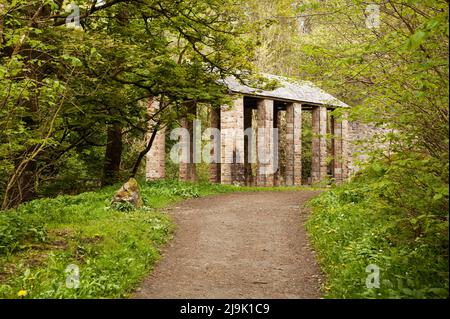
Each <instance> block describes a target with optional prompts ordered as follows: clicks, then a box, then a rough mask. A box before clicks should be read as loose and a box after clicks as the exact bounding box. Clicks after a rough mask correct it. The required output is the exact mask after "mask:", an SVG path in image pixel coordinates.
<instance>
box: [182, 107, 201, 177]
mask: <svg viewBox="0 0 450 319" xmlns="http://www.w3.org/2000/svg"><path fill="white" fill-rule="evenodd" d="M187 109H188V110H187V116H186V117H184V118H182V119H181V120H180V124H181V127H182V128H184V129H186V130H188V131H189V136H190V139H189V144H190V145H184V146H185V147H188V149H189V161H188V163H184V161H183V160H182V161H180V164H179V178H180V180H182V181H188V182H195V181H197V165H196V163H195V157H194V154H195V151H196V150H195V140H194V123H193V119H192V117H195V116H196V114H197V105H196V104H195V103H189V104H188V105H187ZM186 142H187V141H186Z"/></svg>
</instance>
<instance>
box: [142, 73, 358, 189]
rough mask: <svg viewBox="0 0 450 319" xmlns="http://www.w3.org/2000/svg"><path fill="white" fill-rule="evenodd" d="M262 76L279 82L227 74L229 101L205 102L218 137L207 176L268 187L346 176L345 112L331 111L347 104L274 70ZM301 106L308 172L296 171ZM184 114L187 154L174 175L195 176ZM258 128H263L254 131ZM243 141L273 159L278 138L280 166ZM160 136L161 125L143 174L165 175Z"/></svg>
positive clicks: (162, 134) (162, 137)
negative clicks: (272, 84) (268, 84)
mask: <svg viewBox="0 0 450 319" xmlns="http://www.w3.org/2000/svg"><path fill="white" fill-rule="evenodd" d="M266 77H267V78H268V79H270V80H277V81H278V82H279V83H280V84H281V87H279V88H277V89H274V90H273V91H264V90H258V89H254V88H252V87H249V86H246V85H244V84H242V83H240V82H239V81H237V80H236V79H234V78H228V79H227V80H226V81H225V82H226V85H227V86H228V88H229V92H230V94H231V95H232V96H233V100H234V102H233V105H231V106H222V107H221V108H220V109H215V108H210V110H209V122H210V127H211V128H217V129H220V136H219V141H215V143H217V146H218V147H216V148H215V149H214V150H213V151H212V153H214V154H211V155H212V156H213V157H215V158H216V160H215V161H214V162H213V163H211V164H209V165H210V169H209V170H210V182H212V183H221V184H238V185H249V186H250V185H251V186H266V187H271V186H280V185H286V186H300V185H302V184H315V183H320V182H321V181H324V180H326V179H329V178H332V179H333V180H334V181H335V182H336V183H341V182H343V181H344V180H346V179H347V178H348V177H349V174H350V173H351V172H350V170H349V167H351V162H352V156H351V146H350V145H349V136H351V135H352V132H350V131H349V130H351V129H352V126H351V125H349V122H348V120H347V119H346V116H345V115H344V116H342V117H341V118H335V117H334V116H333V115H332V114H331V112H332V111H334V110H335V109H336V108H342V109H344V110H345V109H347V108H349V106H348V105H347V104H345V103H343V102H341V101H339V100H338V99H336V98H335V97H333V96H332V95H330V94H328V93H326V92H324V91H322V90H321V89H319V88H317V87H316V86H314V85H313V84H311V83H309V82H293V81H291V80H287V79H285V78H282V77H279V76H275V75H266ZM158 108H159V104H158V101H157V100H156V99H154V100H152V101H151V102H150V103H149V112H150V113H154V112H156V111H157V110H158ZM196 112H197V109H196V105H195V104H192V105H191V106H190V110H189V113H190V114H192V115H193V116H194V117H195V114H196ZM306 112H311V117H312V134H313V136H312V162H311V176H302V115H303V114H306ZM344 114H345V112H344ZM190 117H191V116H186V118H183V119H181V121H180V123H181V126H182V127H183V128H185V129H186V130H188V131H189V134H190V136H191V138H190V139H189V141H187V142H185V143H190V144H191V145H186V146H187V147H188V148H189V149H190V153H189V160H187V161H186V160H185V161H181V162H180V163H179V178H180V180H183V181H196V180H197V174H196V161H195V160H194V156H195V155H194V152H195V145H194V143H193V142H191V141H193V140H194V139H193V136H194V126H193V123H192V122H191V121H190V120H189V119H188V118H190ZM249 128H250V130H249ZM271 128H276V129H279V131H280V132H281V133H280V134H279V136H278V139H276V137H275V136H274V134H272V133H270V132H271V130H270V129H271ZM262 129H265V130H262ZM246 130H247V131H246ZM259 131H261V132H263V133H262V134H258V133H260V132H259ZM230 132H232V134H230ZM248 132H253V133H254V134H248ZM249 141H252V142H253V141H254V144H255V146H256V148H257V149H265V150H269V151H270V152H273V156H272V158H276V159H280V157H279V152H280V148H279V147H276V145H277V144H280V143H278V142H280V141H281V142H282V143H281V145H282V149H281V151H283V157H282V158H281V159H280V161H281V163H279V165H278V167H280V166H282V167H283V168H284V169H283V172H282V171H281V170H280V169H279V168H278V167H273V166H274V165H276V163H275V161H274V160H269V161H267V160H265V161H263V160H261V159H260V156H259V155H256V156H255V154H254V151H253V150H252V149H251V147H249ZM165 142H166V131H165V130H161V131H159V132H158V133H157V136H156V139H155V141H154V143H153V147H152V149H151V151H150V152H149V153H148V154H147V165H146V178H147V180H157V179H163V178H165V163H166V156H167V154H166V150H165ZM255 157H256V159H255ZM250 159H252V160H250Z"/></svg>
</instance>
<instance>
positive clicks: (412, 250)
mask: <svg viewBox="0 0 450 319" xmlns="http://www.w3.org/2000/svg"><path fill="white" fill-rule="evenodd" d="M420 163H421V162H420V161H417V159H416V161H414V160H413V159H407V160H405V161H401V162H396V163H390V164H389V165H386V163H380V162H377V163H375V164H373V165H371V167H369V168H367V169H366V170H365V171H364V172H362V174H361V175H360V176H359V177H358V178H356V179H355V180H353V181H352V182H350V183H348V184H346V185H344V186H341V187H337V188H334V189H333V190H331V191H329V192H327V193H324V194H322V195H321V196H319V197H318V198H316V199H314V200H313V201H311V206H312V210H313V214H312V216H311V218H310V220H309V222H308V224H307V228H308V231H309V232H310V234H311V235H312V240H313V244H314V246H315V247H316V249H317V251H318V253H319V261H320V263H321V264H322V267H323V270H324V271H325V273H326V275H327V277H328V280H327V283H326V285H325V287H324V289H325V295H326V297H329V298H367V297H370V298H448V275H449V273H448V271H449V269H448V240H449V238H448V211H447V207H448V184H447V185H445V179H444V180H442V179H440V177H439V176H440V175H436V174H435V173H434V172H435V168H436V166H435V164H436V163H434V164H433V163H430V162H428V165H422V166H421V165H420ZM422 164H423V162H422ZM371 264H374V265H377V266H379V267H380V288H375V289H368V288H366V278H367V276H368V273H367V272H366V267H367V266H368V265H371Z"/></svg>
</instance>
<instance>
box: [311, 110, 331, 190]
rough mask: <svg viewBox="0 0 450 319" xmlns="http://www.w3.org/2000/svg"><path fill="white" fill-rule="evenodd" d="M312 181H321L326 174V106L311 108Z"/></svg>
mask: <svg viewBox="0 0 450 319" xmlns="http://www.w3.org/2000/svg"><path fill="white" fill-rule="evenodd" d="M312 131H313V132H312V133H313V138H312V167H311V175H312V182H313V183H317V182H320V181H322V180H323V179H324V178H325V177H326V176H327V138H326V135H327V108H326V107H325V106H314V107H313V109H312Z"/></svg>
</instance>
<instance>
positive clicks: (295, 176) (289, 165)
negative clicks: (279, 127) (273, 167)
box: [286, 103, 302, 186]
mask: <svg viewBox="0 0 450 319" xmlns="http://www.w3.org/2000/svg"><path fill="white" fill-rule="evenodd" d="M286 140H287V143H286V185H287V186H300V185H301V184H302V105H301V104H299V103H291V104H289V105H288V106H287V109H286Z"/></svg>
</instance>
